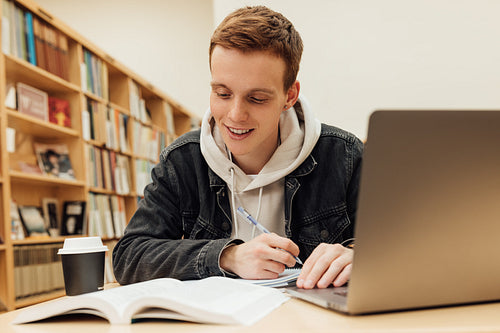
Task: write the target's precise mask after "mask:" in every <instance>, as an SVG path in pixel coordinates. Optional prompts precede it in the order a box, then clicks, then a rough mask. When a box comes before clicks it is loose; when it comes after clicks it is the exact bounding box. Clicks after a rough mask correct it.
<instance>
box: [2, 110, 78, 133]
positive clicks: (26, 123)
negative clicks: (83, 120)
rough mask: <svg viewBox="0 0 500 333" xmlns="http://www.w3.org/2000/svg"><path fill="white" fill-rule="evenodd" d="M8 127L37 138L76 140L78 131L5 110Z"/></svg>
mask: <svg viewBox="0 0 500 333" xmlns="http://www.w3.org/2000/svg"><path fill="white" fill-rule="evenodd" d="M7 115H8V117H9V118H8V122H7V124H8V127H13V128H16V129H19V128H21V129H22V130H23V132H29V133H31V134H33V135H34V136H36V137H39V138H61V139H66V138H78V137H79V136H80V134H79V133H78V131H76V130H74V129H72V128H67V127H62V126H59V125H56V124H52V123H49V122H47V121H43V120H39V119H36V118H33V117H31V116H28V115H25V114H22V113H19V112H17V111H14V110H7Z"/></svg>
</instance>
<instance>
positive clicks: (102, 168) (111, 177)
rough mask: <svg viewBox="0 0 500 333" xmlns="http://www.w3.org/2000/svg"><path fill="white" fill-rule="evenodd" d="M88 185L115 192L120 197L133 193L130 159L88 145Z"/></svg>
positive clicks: (111, 151)
mask: <svg viewBox="0 0 500 333" xmlns="http://www.w3.org/2000/svg"><path fill="white" fill-rule="evenodd" d="M86 152H87V156H86V158H87V162H88V168H87V173H88V174H87V180H88V185H89V186H91V187H96V188H100V189H106V190H110V191H114V192H116V193H117V194H120V195H126V194H129V193H130V192H131V184H132V177H131V170H130V163H129V157H128V156H125V155H121V154H118V153H116V152H115V151H113V150H107V149H103V148H99V147H95V146H93V145H89V144H88V145H86Z"/></svg>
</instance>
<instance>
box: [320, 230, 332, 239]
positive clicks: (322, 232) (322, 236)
mask: <svg viewBox="0 0 500 333" xmlns="http://www.w3.org/2000/svg"><path fill="white" fill-rule="evenodd" d="M329 235H330V233H329V232H328V230H326V229H324V230H321V232H320V233H319V236H320V237H321V239H322V240H325V239H327V238H328V236H329Z"/></svg>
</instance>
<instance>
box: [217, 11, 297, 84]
mask: <svg viewBox="0 0 500 333" xmlns="http://www.w3.org/2000/svg"><path fill="white" fill-rule="evenodd" d="M217 45H220V46H222V47H225V48H228V49H237V50H240V51H242V52H252V51H269V52H271V53H272V54H274V55H276V56H278V57H279V58H282V59H283V60H284V61H285V66H286V68H285V77H284V88H285V91H287V90H288V88H290V87H291V86H292V84H293V83H294V82H295V80H296V79H297V73H298V72H299V65H300V58H301V57H302V50H303V48H304V47H303V44H302V39H301V38H300V35H299V33H298V31H297V30H295V28H294V27H293V24H292V22H290V21H289V20H288V19H287V18H286V17H285V16H283V15H282V14H280V13H277V12H275V11H273V10H271V9H269V8H267V7H265V6H254V7H244V8H240V9H237V10H236V11H234V12H232V13H231V14H229V15H228V16H226V18H225V19H224V20H223V21H222V22H221V23H220V24H219V26H218V27H217V29H215V31H214V33H213V35H212V38H211V40H210V49H209V65H210V66H211V64H212V53H213V51H214V49H215V47H216V46H217Z"/></svg>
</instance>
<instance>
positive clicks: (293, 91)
mask: <svg viewBox="0 0 500 333" xmlns="http://www.w3.org/2000/svg"><path fill="white" fill-rule="evenodd" d="M299 92H300V82H299V81H295V82H294V83H293V84H292V86H291V87H290V88H288V91H287V93H286V104H285V106H284V109H285V110H288V109H289V108H291V107H292V106H293V105H294V104H295V102H297V99H298V98H299Z"/></svg>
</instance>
